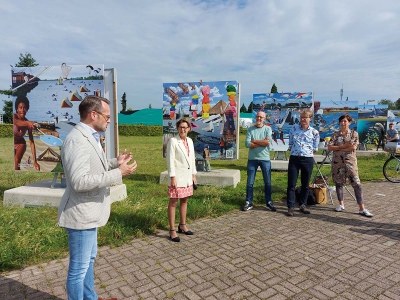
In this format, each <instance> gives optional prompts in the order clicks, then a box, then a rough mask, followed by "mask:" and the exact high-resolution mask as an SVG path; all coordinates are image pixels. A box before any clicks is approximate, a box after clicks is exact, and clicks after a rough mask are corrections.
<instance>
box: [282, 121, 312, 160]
mask: <svg viewBox="0 0 400 300" xmlns="http://www.w3.org/2000/svg"><path fill="white" fill-rule="evenodd" d="M318 143H319V132H318V131H317V130H316V129H314V128H312V127H311V126H308V128H307V129H306V130H303V129H302V128H301V125H298V124H295V125H293V127H292V129H290V132H289V150H290V155H294V156H305V157H313V156H314V151H317V150H318Z"/></svg>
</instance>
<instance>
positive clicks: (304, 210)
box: [300, 204, 311, 215]
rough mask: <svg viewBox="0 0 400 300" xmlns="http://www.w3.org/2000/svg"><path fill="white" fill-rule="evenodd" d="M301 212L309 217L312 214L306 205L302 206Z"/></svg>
mask: <svg viewBox="0 0 400 300" xmlns="http://www.w3.org/2000/svg"><path fill="white" fill-rule="evenodd" d="M300 211H301V212H302V213H303V214H307V215H308V214H310V213H311V212H310V211H309V210H308V209H307V207H306V206H305V205H304V204H303V205H302V206H300Z"/></svg>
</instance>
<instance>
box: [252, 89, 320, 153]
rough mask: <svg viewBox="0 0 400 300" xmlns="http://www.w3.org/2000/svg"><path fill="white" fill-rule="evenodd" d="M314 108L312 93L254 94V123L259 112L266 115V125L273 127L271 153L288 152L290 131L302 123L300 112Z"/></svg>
mask: <svg viewBox="0 0 400 300" xmlns="http://www.w3.org/2000/svg"><path fill="white" fill-rule="evenodd" d="M312 106H313V93H312V92H294V93H264V94H253V111H252V119H253V120H252V121H253V124H254V123H255V116H256V115H257V113H258V112H259V111H264V112H265V115H266V120H265V124H266V125H268V126H271V129H272V141H271V143H270V150H271V151H287V150H288V147H289V145H288V143H289V131H290V129H291V128H292V126H293V125H294V124H299V123H300V111H301V110H303V109H306V108H312Z"/></svg>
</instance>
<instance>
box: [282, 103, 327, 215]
mask: <svg viewBox="0 0 400 300" xmlns="http://www.w3.org/2000/svg"><path fill="white" fill-rule="evenodd" d="M312 115H313V113H312V110H311V109H305V110H302V111H301V113H300V124H295V125H293V127H292V129H291V130H290V132H289V149H288V150H289V151H290V158H289V166H288V187H287V207H288V213H287V215H288V216H289V217H292V216H293V213H294V204H295V199H294V190H295V187H296V183H297V178H298V176H299V171H301V177H300V178H301V191H300V199H298V200H299V207H300V211H301V212H302V213H304V214H309V213H310V211H309V210H308V209H307V207H306V205H307V197H308V185H309V184H310V178H311V174H312V170H313V166H314V152H316V151H317V150H318V143H319V139H320V137H319V132H318V131H317V130H316V129H314V128H312V127H311V126H310V121H311V117H312Z"/></svg>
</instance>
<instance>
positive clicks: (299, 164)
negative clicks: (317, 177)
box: [286, 155, 314, 209]
mask: <svg viewBox="0 0 400 300" xmlns="http://www.w3.org/2000/svg"><path fill="white" fill-rule="evenodd" d="M313 167H314V158H313V157H304V156H293V155H291V156H290V158H289V166H288V187H287V194H286V197H287V207H288V208H289V209H293V208H294V204H295V198H294V189H295V187H296V183H297V178H298V177H299V171H300V181H301V190H300V199H299V205H300V206H301V205H303V204H304V205H307V197H308V185H309V184H310V178H311V174H312V170H313Z"/></svg>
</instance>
